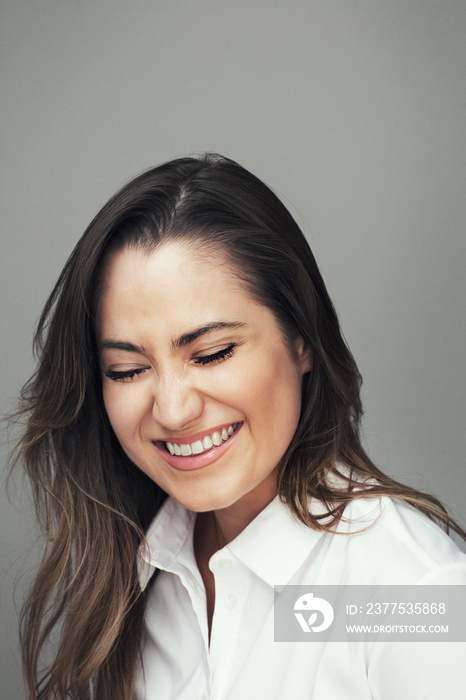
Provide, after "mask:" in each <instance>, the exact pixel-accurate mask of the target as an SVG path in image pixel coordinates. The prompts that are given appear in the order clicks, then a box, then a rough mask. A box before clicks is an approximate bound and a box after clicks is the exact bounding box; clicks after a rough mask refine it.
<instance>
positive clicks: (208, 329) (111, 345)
mask: <svg viewBox="0 0 466 700" xmlns="http://www.w3.org/2000/svg"><path fill="white" fill-rule="evenodd" d="M245 325H246V324H245V323H242V322H241V321H213V322H212V323H206V325H205V326H201V327H200V328H196V329H195V330H193V331H189V332H188V333H184V334H183V335H181V336H180V337H179V338H177V339H176V340H174V341H172V348H173V349H174V350H177V349H179V348H182V347H185V346H186V345H190V344H191V343H193V342H194V341H195V340H196V339H197V338H200V337H201V336H203V335H207V334H208V333H212V332H213V331H218V330H222V329H224V328H225V329H229V328H242V327H244V326H245ZM99 350H100V351H101V350H125V351H126V352H136V353H139V354H140V355H145V354H146V350H145V348H144V346H143V345H133V343H127V342H125V341H121V340H104V341H103V343H101V344H100V345H99Z"/></svg>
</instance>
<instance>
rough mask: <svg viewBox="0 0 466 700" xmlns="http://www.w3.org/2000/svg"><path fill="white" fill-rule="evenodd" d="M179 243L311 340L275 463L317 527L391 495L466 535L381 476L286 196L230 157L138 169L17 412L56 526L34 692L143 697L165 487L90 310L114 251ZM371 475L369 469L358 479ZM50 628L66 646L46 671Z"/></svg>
mask: <svg viewBox="0 0 466 700" xmlns="http://www.w3.org/2000/svg"><path fill="white" fill-rule="evenodd" d="M169 239H170V240H173V239H183V240H186V241H189V242H190V243H191V244H195V245H201V244H202V246H204V247H208V246H213V248H214V249H215V250H216V251H217V252H218V251H220V252H221V254H222V255H223V256H224V257H225V258H226V259H227V260H228V262H229V263H230V264H231V265H232V266H233V267H234V269H235V271H236V273H237V274H238V276H239V277H240V278H241V279H242V280H243V282H244V284H245V285H246V286H247V288H248V290H249V291H250V293H251V294H252V295H253V297H254V298H255V299H257V300H258V301H259V302H260V303H262V304H264V305H265V306H267V307H268V308H269V309H270V310H271V311H272V312H273V313H274V315H275V317H276V319H277V321H278V323H279V325H280V327H281V329H282V331H283V334H284V337H285V338H286V339H287V340H288V341H289V342H290V347H291V345H292V341H293V340H294V339H295V338H296V337H297V336H298V335H301V336H302V337H303V338H304V339H305V341H306V343H307V344H308V345H309V347H310V348H311V349H312V356H313V368H312V371H311V372H310V373H309V374H307V375H306V376H305V380H304V384H303V402H302V412H301V417H300V421H299V425H298V428H297V431H296V434H295V436H294V438H293V440H292V442H291V444H290V446H289V448H288V450H287V452H286V454H285V455H284V457H283V459H282V460H281V463H280V465H279V468H278V470H277V473H278V476H277V479H278V488H279V493H280V495H281V498H282V499H283V501H284V502H285V503H287V504H288V506H289V508H290V509H291V510H292V511H293V512H295V513H296V514H297V515H298V517H299V518H300V519H301V520H302V521H303V522H304V523H306V524H307V525H308V526H309V527H312V528H315V529H317V530H331V529H332V528H333V527H334V525H335V523H336V522H337V521H338V520H339V519H340V518H341V517H342V514H343V511H344V508H345V506H346V505H347V503H348V502H349V501H350V500H352V499H354V498H364V497H369V496H371V497H372V496H374V495H388V496H392V497H396V498H401V499H403V500H405V501H408V502H410V503H411V504H413V505H414V506H415V507H416V508H418V509H419V510H421V511H422V512H423V513H425V514H426V515H427V516H428V517H430V518H437V519H438V520H440V521H441V523H443V524H444V525H445V526H446V527H447V528H448V527H451V528H452V529H453V530H455V531H456V532H457V533H459V534H460V535H461V536H464V537H465V538H466V534H465V533H464V532H463V531H462V530H461V528H460V527H459V526H458V525H456V524H455V523H454V521H453V520H451V518H450V517H449V516H448V515H447V514H446V512H445V511H444V509H443V507H442V506H441V504H440V503H439V502H438V501H437V500H436V499H435V498H433V497H432V496H429V495H425V494H423V493H420V492H418V491H415V490H413V489H410V488H408V487H406V486H402V485H401V484H399V483H397V482H395V481H393V480H392V479H390V478H389V477H387V476H385V475H384V474H383V473H382V472H380V471H379V470H378V469H377V468H376V467H375V465H374V464H373V463H372V462H371V460H370V459H369V457H368V456H367V455H366V454H365V452H364V450H363V447H362V445H361V440H360V436H359V425H360V420H361V415H362V405H361V399H360V385H361V378H360V375H359V372H358V369H357V366H356V364H355V362H354V359H353V357H352V355H351V353H350V351H349V349H348V347H347V345H346V343H345V341H344V339H343V337H342V334H341V332H340V328H339V324H338V319H337V317H336V313H335V310H334V308H333V305H332V302H331V300H330V298H329V296H328V293H327V290H326V288H325V285H324V282H323V280H322V277H321V275H320V272H319V270H318V267H317V264H316V261H315V259H314V256H313V254H312V252H311V250H310V248H309V245H308V244H307V242H306V239H305V237H304V235H303V233H302V232H301V230H300V229H299V227H298V226H297V224H296V222H295V221H294V220H293V218H292V217H291V215H290V213H289V212H288V211H287V209H286V208H285V207H284V206H283V204H282V203H281V202H280V200H279V199H278V198H277V197H276V196H275V194H274V193H273V192H272V191H271V190H270V189H269V188H268V187H267V186H266V185H264V184H263V183H262V182H261V181H260V180H258V179H257V178H256V177H254V176H253V175H252V174H251V173H249V172H248V171H247V170H245V169H244V168H242V167H241V166H239V165H238V164H237V163H235V162H233V161H231V160H228V159H226V158H222V157H220V156H215V155H206V156H203V157H201V158H182V159H178V160H175V161H171V162H169V163H166V164H164V165H162V166H159V167H158V168H154V169H152V170H150V171H148V172H146V173H144V174H142V175H140V176H139V177H137V178H135V179H134V180H133V181H131V182H130V183H129V184H128V185H126V186H125V187H124V188H123V189H122V190H121V191H120V192H118V193H117V194H116V195H115V196H114V197H113V198H112V199H111V200H110V201H109V202H108V203H107V204H106V205H105V206H104V207H103V209H102V210H101V211H100V212H99V213H98V214H97V216H96V217H95V219H94V220H93V221H92V223H91V224H90V226H89V227H88V229H87V230H86V232H85V233H84V235H83V237H82V238H81V240H80V241H79V242H78V244H77V246H76V248H75V250H74V251H73V253H72V254H71V257H70V258H69V260H68V262H67V264H66V266H65V268H64V270H63V272H62V274H61V276H60V278H59V280H58V282H57V284H56V286H55V288H54V290H53V292H52V294H51V296H50V298H49V300H48V302H47V304H46V306H45V309H44V311H43V314H42V316H41V319H40V322H39V325H38V329H37V333H36V336H35V348H36V352H37V354H38V358H39V363H38V368H37V371H36V373H35V375H34V376H33V377H32V378H31V380H30V381H29V382H28V383H27V384H26V385H25V387H24V389H23V391H22V398H21V405H20V408H19V411H18V414H17V415H18V416H27V424H26V429H25V430H24V433H23V437H22V439H21V441H20V443H19V445H18V450H17V452H16V460H17V461H21V462H22V463H24V464H25V468H26V471H27V474H28V476H29V478H30V480H31V482H32V485H33V492H34V498H35V503H36V508H37V512H38V517H39V519H40V522H41V524H42V527H43V529H44V532H45V534H46V548H45V553H44V556H43V560H42V564H41V567H40V570H39V573H38V575H37V578H36V581H35V583H34V586H33V588H32V590H31V592H30V595H29V598H28V599H27V601H26V604H25V606H24V608H23V613H22V618H21V636H22V648H23V663H24V670H25V678H26V684H27V688H28V692H29V695H30V697H31V698H34V699H40V700H46V699H47V700H49V699H50V700H51V699H52V698H53V699H54V700H64V699H65V698H73V699H76V700H77V699H79V700H86V698H91V697H92V698H97V699H98V700H127V698H130V697H131V695H132V692H133V687H134V678H135V669H136V664H137V659H138V651H139V642H140V637H141V630H142V624H143V615H144V606H145V596H146V593H142V592H141V590H140V586H139V581H138V572H137V565H136V562H137V550H138V547H139V545H140V543H141V541H142V540H143V539H144V533H145V531H146V529H147V527H148V525H149V523H150V522H151V520H152V518H153V517H154V515H155V514H156V512H157V510H158V508H159V507H160V505H161V504H162V502H163V500H164V499H165V497H166V494H165V493H163V491H162V490H161V489H160V488H159V487H158V486H157V485H156V484H155V483H154V482H153V481H151V480H150V479H149V478H148V477H147V476H146V475H145V474H144V473H143V472H142V471H141V470H139V469H138V468H137V467H136V466H135V465H134V464H133V463H132V462H131V461H130V460H129V458H128V457H127V456H126V454H125V453H124V451H123V450H122V448H121V446H120V444H119V442H118V440H117V439H116V437H115V435H114V433H113V431H112V429H111V426H110V424H109V421H108V418H107V415H106V413H105V409H104V406H103V401H102V395H101V379H100V373H99V367H98V360H97V351H96V342H95V336H94V308H95V303H96V300H97V299H98V294H99V288H100V285H101V283H102V280H103V278H104V276H105V270H106V265H107V263H108V260H109V259H110V257H111V256H112V255H113V254H114V253H115V252H116V251H118V250H121V249H123V248H125V247H128V246H136V247H142V248H143V249H145V250H146V251H147V252H148V253H150V252H151V251H153V250H155V249H156V248H157V246H159V245H162V244H163V243H164V242H165V241H167V240H169ZM341 464H343V465H346V467H347V470H346V477H345V478H346V480H347V484H346V488H345V489H339V490H338V491H337V490H335V488H334V487H332V486H331V481H330V479H329V475H331V474H332V473H333V472H334V471H335V470H336V469H337V466H338V465H341ZM361 477H363V479H361ZM364 477H371V479H370V480H368V485H366V487H365V488H361V480H362V481H363V480H364ZM356 484H358V486H359V488H358V489H357V490H354V487H355V486H356ZM309 496H313V497H315V498H317V499H320V500H321V501H323V502H324V503H325V504H326V506H327V508H328V515H329V516H330V519H328V518H327V519H326V521H325V524H324V523H323V522H322V521H321V519H319V518H317V517H315V516H313V514H312V513H310V512H309V510H308V499H309ZM54 634H55V635H56V636H57V637H58V641H57V642H56V650H55V652H54V653H53V654H52V660H51V661H50V662H49V663H48V665H46V666H45V668H44V669H43V670H41V663H42V661H41V659H42V657H43V655H44V652H45V650H46V648H47V644H48V641H49V640H50V638H52V637H53V635H54Z"/></svg>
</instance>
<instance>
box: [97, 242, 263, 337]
mask: <svg viewBox="0 0 466 700" xmlns="http://www.w3.org/2000/svg"><path fill="white" fill-rule="evenodd" d="M250 305H253V306H257V302H255V301H254V300H253V299H252V297H251V295H250V294H249V292H248V291H247V289H246V288H245V285H244V283H243V282H242V281H241V279H240V278H239V276H238V274H237V272H236V270H235V269H234V268H233V266H232V265H231V264H230V263H229V262H228V261H227V260H226V259H225V257H223V256H222V255H221V254H219V253H214V252H213V251H212V250H209V249H207V248H206V249H203V248H202V247H200V246H197V245H196V246H193V245H187V244H181V243H169V244H168V243H167V244H165V245H163V246H162V247H160V248H159V249H157V250H156V251H155V252H151V253H147V252H146V251H144V250H143V249H139V248H127V249H123V250H121V251H119V252H117V253H115V254H114V255H113V256H112V257H111V258H110V260H109V261H108V263H107V265H106V269H105V272H104V275H103V279H102V284H101V287H100V294H99V298H98V300H97V318H96V326H97V332H98V334H99V335H100V336H102V334H105V335H107V334H112V335H113V334H115V333H121V332H123V331H124V330H125V328H127V329H134V328H135V327H137V328H142V327H144V326H147V325H149V324H152V327H153V326H154V324H155V325H156V326H158V327H163V326H172V329H173V330H177V326H182V325H185V324H186V322H187V320H188V319H190V318H192V321H193V322H197V321H205V320H208V321H212V320H217V319H218V318H219V316H222V319H223V320H229V319H230V318H231V320H235V321H236V320H238V319H237V318H236V317H237V316H238V314H241V313H243V314H244V311H245V307H248V306H250ZM262 308H263V307H262ZM233 317H235V318H233ZM124 327H125V328H124Z"/></svg>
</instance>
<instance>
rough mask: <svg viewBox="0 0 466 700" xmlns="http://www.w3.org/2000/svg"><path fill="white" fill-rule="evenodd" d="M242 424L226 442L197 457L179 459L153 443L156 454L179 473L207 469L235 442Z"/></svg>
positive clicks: (160, 444)
mask: <svg viewBox="0 0 466 700" xmlns="http://www.w3.org/2000/svg"><path fill="white" fill-rule="evenodd" d="M242 427H243V423H241V425H239V426H238V428H237V429H236V430H235V432H234V433H233V435H232V436H231V437H230V438H228V440H227V441H226V442H223V443H222V444H221V445H219V446H218V447H211V448H210V450H207V452H202V453H201V454H199V455H190V456H189V457H181V456H178V455H172V454H170V452H168V450H167V449H166V447H165V444H162V443H160V442H153V443H152V444H153V445H154V447H155V449H156V450H157V452H158V453H159V454H160V455H161V456H162V457H163V459H164V460H165V461H166V462H167V463H168V464H169V465H170V466H171V467H174V468H175V469H177V470H178V471H180V472H192V471H195V470H196V469H202V468H203V467H207V466H208V465H209V464H212V463H213V462H216V461H217V459H219V458H220V457H221V456H222V455H224V454H225V452H226V451H227V450H228V449H229V448H230V447H231V446H232V444H233V443H234V442H235V440H236V438H237V435H238V433H239V431H240V430H241V428H242Z"/></svg>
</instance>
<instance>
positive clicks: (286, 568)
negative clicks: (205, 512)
mask: <svg viewBox="0 0 466 700" xmlns="http://www.w3.org/2000/svg"><path fill="white" fill-rule="evenodd" d="M317 507H318V504H317V503H312V502H311V508H313V511H314V512H315V510H316V509H317ZM195 518H196V514H195V513H192V512H190V511H188V510H186V509H185V508H184V507H183V506H181V505H180V504H178V503H177V502H175V501H174V500H173V499H171V498H169V499H168V500H167V501H166V502H165V503H164V505H163V507H162V508H161V510H160V511H159V513H158V514H157V516H156V518H155V520H154V522H153V523H152V525H151V527H150V529H149V531H148V535H147V542H148V548H143V549H141V551H140V558H139V565H140V576H141V585H142V586H143V587H144V586H146V585H148V584H149V581H150V578H151V577H152V575H153V574H154V572H155V571H156V569H157V570H158V571H157V576H156V577H155V580H154V581H153V585H151V589H150V593H149V599H148V605H147V610H146V616H145V631H144V643H143V654H142V665H141V667H140V668H139V671H138V676H137V687H136V695H135V697H136V700H208V699H209V700H288V699H289V698H292V700H421V699H422V700H439V699H440V698H455V699H456V700H459V699H460V698H465V699H466V681H465V680H464V678H465V677H464V666H465V663H466V643H450V642H428V643H425V642H423V643H416V642H382V641H379V642H376V643H374V642H372V643H366V642H346V643H343V642H328V643H325V642H322V643H320V642H315V641H314V642H313V643H292V642H275V641H274V586H282V585H292V584H294V585H343V584H346V585H350V584H352V585H363V584H364V585H368V584H378V585H385V584H445V585H448V584H460V585H464V586H465V598H464V605H465V607H466V554H464V553H463V552H461V551H460V549H459V548H458V547H457V546H456V545H455V544H454V542H453V541H452V540H451V539H450V538H449V537H448V536H447V535H446V534H445V533H444V532H443V531H442V530H441V529H440V528H439V527H437V526H436V525H435V524H434V523H432V522H431V521H430V520H429V519H428V518H426V517H425V516H424V515H422V514H421V513H419V512H418V511H416V510H415V509H413V508H412V507H411V506H409V505H406V504H405V503H403V502H402V501H398V500H393V499H390V498H388V497H383V498H381V499H377V498H369V499H356V500H354V501H352V502H351V503H350V505H349V506H348V507H347V508H346V510H345V518H344V520H342V521H341V522H340V523H339V525H338V526H337V527H336V531H335V533H325V532H323V533H322V532H316V531H315V530H312V529H310V528H308V527H306V526H305V525H303V524H302V523H300V522H299V521H298V520H297V519H296V518H295V517H294V516H293V515H292V513H291V512H290V510H289V509H288V507H287V506H286V505H284V504H283V503H282V502H281V500H280V498H279V497H276V498H275V499H274V500H273V501H272V502H271V503H270V504H269V505H268V506H267V507H266V508H265V509H264V510H263V511H262V512H261V513H260V514H259V515H258V516H257V517H256V518H255V520H254V521H253V522H251V523H250V524H249V525H248V527H247V528H246V529H245V530H244V531H243V532H242V533H241V534H240V535H239V536H238V537H237V538H236V539H235V540H233V541H232V542H230V543H229V544H228V545H227V546H225V547H223V549H221V550H219V551H218V552H216V553H215V554H214V555H213V556H212V557H211V559H210V562H209V566H210V569H211V571H212V572H213V575H214V578H215V611H214V616H213V621H212V630H211V639H210V645H209V641H208V628H207V613H206V596H205V590H204V585H203V581H202V578H201V575H200V573H199V570H198V567H197V564H196V559H195V555H194V551H193V530H194V523H195ZM336 533H340V534H336Z"/></svg>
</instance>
